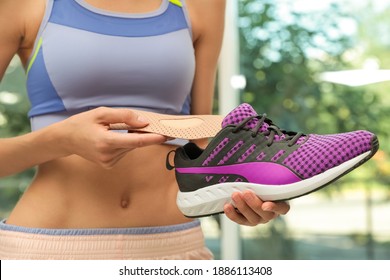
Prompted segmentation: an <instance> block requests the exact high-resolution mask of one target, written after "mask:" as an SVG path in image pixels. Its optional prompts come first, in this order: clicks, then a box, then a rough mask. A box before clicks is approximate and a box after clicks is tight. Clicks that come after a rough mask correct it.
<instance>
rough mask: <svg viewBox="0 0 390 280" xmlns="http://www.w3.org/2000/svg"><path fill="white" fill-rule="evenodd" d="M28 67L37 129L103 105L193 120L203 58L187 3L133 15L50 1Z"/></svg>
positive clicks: (74, 1) (75, 0)
mask: <svg viewBox="0 0 390 280" xmlns="http://www.w3.org/2000/svg"><path fill="white" fill-rule="evenodd" d="M27 65H28V66H27V92H28V96H29V100H30V103H31V109H30V111H29V114H28V115H29V117H30V120H31V126H32V130H36V129H39V128H42V127H45V126H47V125H49V124H52V123H54V122H57V121H60V120H63V119H65V118H67V117H69V116H71V115H73V114H76V113H79V112H83V111H86V110H90V109H92V108H96V107H99V106H108V107H129V108H134V109H139V110H146V111H152V112H157V113H163V114H189V113H190V101H191V100H190V99H191V98H190V93H191V88H192V83H193V79H194V73H195V56H194V48H193V44H192V33H191V25H190V21H189V17H188V13H187V10H186V6H185V1H184V0H162V2H161V4H160V7H159V8H158V9H157V10H154V11H152V12H148V13H141V14H130V13H117V12H111V11H107V10H102V9H98V8H96V7H93V6H91V5H90V4H88V3H87V2H85V1H84V0H48V1H47V5H46V12H45V16H44V18H43V20H42V23H41V26H40V29H39V32H38V35H37V38H36V42H35V45H34V49H33V52H32V55H31V57H30V58H29V61H28V64H27Z"/></svg>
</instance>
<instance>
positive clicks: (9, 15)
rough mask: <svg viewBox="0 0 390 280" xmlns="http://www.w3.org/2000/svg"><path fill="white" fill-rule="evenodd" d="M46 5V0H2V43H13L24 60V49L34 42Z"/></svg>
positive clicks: (0, 39)
mask: <svg viewBox="0 0 390 280" xmlns="http://www.w3.org/2000/svg"><path fill="white" fill-rule="evenodd" d="M45 7H46V0H0V37H1V38H0V41H1V45H2V46H4V47H7V45H10V44H12V45H13V47H12V48H15V47H16V48H17V49H19V51H18V52H19V54H21V53H22V56H21V58H22V60H23V56H24V54H23V52H24V50H26V49H30V48H31V47H32V45H33V43H34V40H35V37H36V34H37V32H38V29H39V26H40V23H41V21H42V18H43V15H44V12H45ZM10 23H12V24H10ZM16 45H18V46H16Z"/></svg>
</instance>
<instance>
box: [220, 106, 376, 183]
mask: <svg viewBox="0 0 390 280" xmlns="http://www.w3.org/2000/svg"><path fill="white" fill-rule="evenodd" d="M255 115H258V114H257V112H256V111H255V110H254V109H253V108H252V106H250V105H249V104H246V103H244V104H241V105H240V106H238V107H237V108H236V109H234V110H233V111H232V112H230V113H229V114H228V115H227V116H226V117H225V118H224V120H223V122H222V127H223V128H224V127H226V126H228V125H238V124H240V123H241V122H242V121H244V120H245V119H246V118H248V117H250V116H255ZM258 121H259V120H258V119H252V120H250V121H249V122H248V123H247V124H246V128H249V129H253V128H255V127H256V125H257V124H258ZM268 128H269V124H267V123H266V122H264V123H263V124H262V127H261V128H260V130H259V132H265V131H266V130H267V129H268ZM373 136H374V135H373V134H372V133H371V132H368V131H362V130H360V131H353V132H347V133H340V134H331V135H317V134H309V135H305V136H301V137H300V138H299V139H298V141H297V142H296V143H295V145H299V146H300V147H299V148H298V149H296V150H295V151H293V152H292V153H291V154H290V155H288V156H287V157H286V158H285V159H284V160H283V162H282V164H283V165H285V166H286V167H288V168H290V169H291V170H294V171H295V172H296V173H297V174H299V175H300V176H301V177H302V178H304V179H306V178H310V177H312V176H315V175H317V174H320V173H323V172H325V171H326V170H328V169H331V168H333V167H335V166H338V165H340V164H342V163H343V162H346V161H348V160H350V159H352V158H354V157H356V156H358V155H360V154H363V153H365V152H367V151H370V150H371V148H372V147H371V145H372V144H371V141H372V137H373ZM284 138H285V135H281V136H278V135H275V138H274V141H276V142H277V141H281V140H283V139H284ZM223 144H224V142H221V144H220V145H222V146H223ZM220 148H222V147H220ZM281 151H283V150H281ZM257 160H259V161H261V160H262V158H261V157H257Z"/></svg>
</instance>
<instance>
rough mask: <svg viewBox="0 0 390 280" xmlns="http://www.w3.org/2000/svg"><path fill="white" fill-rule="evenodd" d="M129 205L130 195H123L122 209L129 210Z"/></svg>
mask: <svg viewBox="0 0 390 280" xmlns="http://www.w3.org/2000/svg"><path fill="white" fill-rule="evenodd" d="M129 205H130V198H129V196H128V195H123V196H122V199H121V207H122V208H123V209H127V208H129Z"/></svg>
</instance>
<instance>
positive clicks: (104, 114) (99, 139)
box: [59, 107, 167, 168]
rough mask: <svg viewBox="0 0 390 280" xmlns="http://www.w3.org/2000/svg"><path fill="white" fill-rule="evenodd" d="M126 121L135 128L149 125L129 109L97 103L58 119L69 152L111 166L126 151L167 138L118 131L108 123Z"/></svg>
mask: <svg viewBox="0 0 390 280" xmlns="http://www.w3.org/2000/svg"><path fill="white" fill-rule="evenodd" d="M114 123H125V124H127V125H129V126H131V127H134V128H141V127H145V126H146V125H148V123H147V122H146V121H144V120H142V119H139V117H138V115H137V114H136V113H135V112H134V111H132V110H130V109H123V108H120V109H118V108H117V109H113V108H106V107H100V108H97V109H93V110H90V111H88V112H84V113H81V114H78V115H74V116H72V117H70V118H69V119H67V120H65V121H63V122H61V124H59V125H61V126H62V127H61V129H62V130H63V132H64V134H63V135H64V136H63V137H64V146H65V147H66V150H67V151H68V153H69V154H77V155H79V156H81V157H83V158H85V159H87V160H90V161H92V162H95V163H97V164H99V165H101V166H102V167H104V168H112V167H113V166H114V165H115V163H117V162H118V161H119V160H120V159H121V158H123V157H124V156H125V155H126V154H127V153H128V152H129V151H131V150H133V149H135V148H141V147H145V146H148V145H154V144H161V143H163V142H165V141H167V138H166V137H165V136H162V135H158V134H153V133H118V132H115V131H110V130H109V125H110V124H114Z"/></svg>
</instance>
